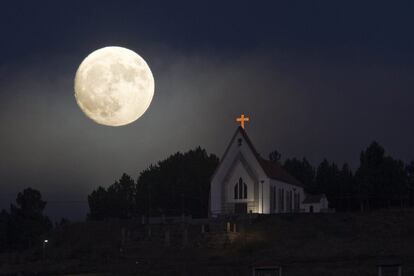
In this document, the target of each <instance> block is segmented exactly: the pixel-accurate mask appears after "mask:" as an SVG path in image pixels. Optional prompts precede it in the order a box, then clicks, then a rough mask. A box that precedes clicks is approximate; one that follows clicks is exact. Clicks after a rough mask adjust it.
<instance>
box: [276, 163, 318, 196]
mask: <svg viewBox="0 0 414 276" xmlns="http://www.w3.org/2000/svg"><path fill="white" fill-rule="evenodd" d="M283 168H284V169H285V170H286V171H287V172H289V173H290V174H291V175H293V176H294V177H296V178H297V179H298V180H299V181H300V182H302V183H303V184H304V186H305V189H306V190H307V191H312V190H313V182H314V179H315V169H314V168H313V167H312V165H311V164H310V163H309V162H308V160H307V159H306V158H303V159H302V161H300V160H299V159H296V158H291V159H286V160H285V162H284V163H283Z"/></svg>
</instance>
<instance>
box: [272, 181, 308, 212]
mask: <svg viewBox="0 0 414 276" xmlns="http://www.w3.org/2000/svg"><path fill="white" fill-rule="evenodd" d="M270 185H271V186H272V187H274V188H275V189H276V202H275V203H274V204H270V201H271V200H272V194H271V192H270V188H269V191H268V199H269V207H270V206H271V205H272V206H273V207H274V208H273V210H270V209H269V212H270V213H288V212H299V211H300V209H301V208H302V207H301V203H302V201H303V200H304V198H305V191H304V190H303V188H302V187H298V186H295V185H292V184H289V183H286V182H282V181H279V180H275V179H271V182H270ZM280 189H282V190H283V196H284V199H283V210H280V205H279V204H280V195H279V193H280ZM289 192H291V194H292V200H291V201H289V200H288V195H289ZM295 193H297V194H299V210H295V206H294V195H295ZM288 202H290V204H291V207H290V208H288V205H287V204H288Z"/></svg>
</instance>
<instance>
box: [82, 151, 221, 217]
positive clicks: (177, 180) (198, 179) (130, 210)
mask: <svg viewBox="0 0 414 276" xmlns="http://www.w3.org/2000/svg"><path fill="white" fill-rule="evenodd" d="M218 161H219V160H218V158H217V156H215V155H214V154H207V152H206V151H205V150H204V149H201V148H200V147H198V148H196V149H194V150H190V151H188V152H185V153H180V152H177V153H175V154H173V155H171V156H170V157H168V158H167V159H165V160H162V161H159V162H158V163H157V164H155V165H151V166H150V167H149V168H147V169H146V170H144V171H142V172H140V173H139V176H138V179H137V181H134V179H133V178H132V177H131V176H129V175H127V174H123V175H122V177H121V178H120V179H119V180H118V181H115V183H113V184H112V185H111V186H109V187H108V188H106V189H105V188H104V187H101V186H100V187H98V188H97V189H96V190H94V191H93V192H92V193H91V194H90V195H89V196H88V203H89V210H90V211H89V214H88V219H104V218H131V217H140V216H142V215H150V216H159V215H163V214H164V215H168V216H170V215H181V214H182V213H185V214H191V215H193V216H194V217H205V216H206V214H207V212H208V202H209V191H210V189H209V187H210V177H211V176H212V174H213V172H214V170H215V168H216V167H217V165H218Z"/></svg>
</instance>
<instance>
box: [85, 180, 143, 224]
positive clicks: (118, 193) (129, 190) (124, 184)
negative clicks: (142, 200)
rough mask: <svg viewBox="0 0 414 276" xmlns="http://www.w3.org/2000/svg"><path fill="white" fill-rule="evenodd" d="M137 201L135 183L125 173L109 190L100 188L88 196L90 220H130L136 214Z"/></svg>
mask: <svg viewBox="0 0 414 276" xmlns="http://www.w3.org/2000/svg"><path fill="white" fill-rule="evenodd" d="M135 199H136V185H135V182H134V180H133V179H132V178H131V177H130V176H129V175H127V174H126V173H124V174H122V176H121V178H120V179H119V181H115V183H114V184H112V185H111V186H109V187H108V189H105V188H103V187H101V186H99V187H98V188H97V189H96V190H94V191H93V192H92V193H91V194H90V195H88V204H89V214H88V219H93V220H101V219H104V218H130V217H132V216H133V215H134V212H135V208H136V204H135Z"/></svg>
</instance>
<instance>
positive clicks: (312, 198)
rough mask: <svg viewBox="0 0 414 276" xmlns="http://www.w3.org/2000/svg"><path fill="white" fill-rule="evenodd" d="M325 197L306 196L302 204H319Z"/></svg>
mask: <svg viewBox="0 0 414 276" xmlns="http://www.w3.org/2000/svg"><path fill="white" fill-rule="evenodd" d="M323 197H325V194H319V195H309V194H308V195H306V198H305V200H304V201H303V202H302V203H304V204H306V203H319V202H321V199H322V198H323Z"/></svg>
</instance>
